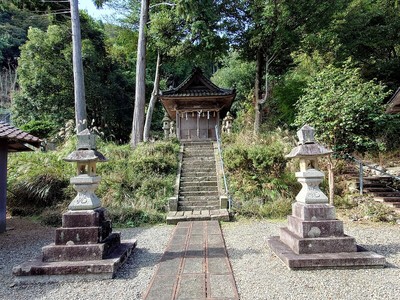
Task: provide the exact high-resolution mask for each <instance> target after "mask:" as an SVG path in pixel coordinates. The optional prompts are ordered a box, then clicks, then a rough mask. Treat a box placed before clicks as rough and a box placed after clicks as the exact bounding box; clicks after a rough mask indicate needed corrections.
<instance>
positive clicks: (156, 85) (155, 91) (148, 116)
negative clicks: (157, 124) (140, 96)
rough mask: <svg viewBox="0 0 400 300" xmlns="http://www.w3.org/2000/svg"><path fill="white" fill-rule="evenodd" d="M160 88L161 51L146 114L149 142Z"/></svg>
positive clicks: (146, 132) (145, 136)
mask: <svg viewBox="0 0 400 300" xmlns="http://www.w3.org/2000/svg"><path fill="white" fill-rule="evenodd" d="M159 90H160V52H158V54H157V64H156V75H155V77H154V88H153V92H152V93H151V98H150V103H149V108H148V109H147V114H146V123H145V124H144V132H143V141H145V142H147V141H148V140H149V136H150V127H151V119H152V117H153V110H154V106H155V105H156V102H157V97H158V93H159Z"/></svg>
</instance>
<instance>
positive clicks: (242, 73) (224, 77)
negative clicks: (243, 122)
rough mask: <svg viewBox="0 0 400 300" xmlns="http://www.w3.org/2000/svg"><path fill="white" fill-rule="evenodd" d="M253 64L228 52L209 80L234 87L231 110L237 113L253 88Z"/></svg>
mask: <svg viewBox="0 0 400 300" xmlns="http://www.w3.org/2000/svg"><path fill="white" fill-rule="evenodd" d="M254 74H255V64H254V63H253V62H246V61H243V60H242V59H240V57H239V54H238V53H237V52H230V54H229V56H227V57H226V58H225V59H224V61H223V67H222V68H220V69H218V70H217V72H215V73H214V75H213V76H212V78H211V80H212V81H213V82H214V83H215V84H216V85H217V86H219V87H224V88H230V89H231V88H235V90H236V97H235V100H234V102H233V104H232V107H231V112H233V113H235V114H236V113H237V112H238V111H239V110H242V109H243V108H244V106H245V102H246V101H247V102H248V100H249V98H250V94H251V92H252V89H253V80H254Z"/></svg>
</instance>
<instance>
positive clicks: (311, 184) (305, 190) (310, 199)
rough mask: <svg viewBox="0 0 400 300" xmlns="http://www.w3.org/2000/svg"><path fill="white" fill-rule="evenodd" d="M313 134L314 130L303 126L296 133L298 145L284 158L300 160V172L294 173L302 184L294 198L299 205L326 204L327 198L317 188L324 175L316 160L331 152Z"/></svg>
mask: <svg viewBox="0 0 400 300" xmlns="http://www.w3.org/2000/svg"><path fill="white" fill-rule="evenodd" d="M314 132H315V130H314V128H312V127H311V126H308V125H304V126H303V127H302V128H301V129H300V130H299V131H298V132H297V136H298V138H299V143H298V144H299V145H298V146H297V147H295V148H293V149H292V151H291V152H290V153H289V154H288V155H286V157H287V158H299V159H300V172H296V177H297V180H298V181H299V182H300V183H301V184H302V189H301V191H300V193H299V194H298V195H297V196H296V201H298V202H301V203H328V197H327V196H326V195H325V194H324V193H323V192H322V191H321V190H320V188H319V184H320V183H321V182H322V180H323V179H324V173H322V172H321V171H319V170H317V168H318V158H319V157H323V156H327V155H330V154H331V153H332V151H331V150H328V149H326V148H325V147H324V146H322V145H320V144H318V143H317V142H316V141H315V139H314Z"/></svg>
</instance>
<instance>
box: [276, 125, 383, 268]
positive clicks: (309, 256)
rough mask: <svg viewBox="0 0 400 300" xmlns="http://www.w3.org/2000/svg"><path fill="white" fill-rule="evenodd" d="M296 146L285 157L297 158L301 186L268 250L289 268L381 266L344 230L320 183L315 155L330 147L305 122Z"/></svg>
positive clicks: (376, 257) (378, 259)
mask: <svg viewBox="0 0 400 300" xmlns="http://www.w3.org/2000/svg"><path fill="white" fill-rule="evenodd" d="M297 136H298V138H299V145H298V146H297V147H295V148H293V149H292V151H291V152H290V153H289V154H288V155H287V156H286V157H288V158H297V159H299V160H300V171H299V172H296V177H297V180H298V181H299V182H300V183H301V185H302V188H301V190H300V192H299V193H298V195H297V196H296V202H295V203H293V206H292V215H290V216H288V226H287V227H284V228H280V235H279V236H275V237H271V238H270V239H268V245H269V247H270V248H271V250H272V251H273V252H274V253H275V254H276V255H277V256H278V257H279V258H280V259H281V260H282V261H283V262H284V263H285V264H286V265H287V266H288V267H289V268H290V269H299V268H323V267H326V268H332V267H358V268H359V267H383V266H384V265H385V258H384V257H383V256H380V255H377V254H375V253H373V252H369V251H366V250H365V249H363V248H361V247H360V246H358V245H357V244H356V241H355V239H354V238H353V237H350V236H348V235H345V234H344V232H343V222H342V221H340V220H337V219H336V217H335V208H334V206H332V205H329V203H328V197H327V196H326V195H325V194H324V193H323V192H322V191H321V190H320V188H319V184H320V183H321V181H322V180H323V178H324V173H322V172H321V171H319V170H318V158H320V157H323V156H327V155H330V154H331V153H332V151H331V150H328V149H326V148H325V147H324V146H322V145H320V144H318V143H317V142H316V141H315V139H314V128H312V127H310V126H308V125H305V126H303V127H302V128H301V129H300V130H299V131H298V132H297Z"/></svg>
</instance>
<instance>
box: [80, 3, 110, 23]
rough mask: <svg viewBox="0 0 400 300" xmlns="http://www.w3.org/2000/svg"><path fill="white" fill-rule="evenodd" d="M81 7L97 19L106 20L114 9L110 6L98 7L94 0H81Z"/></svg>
mask: <svg viewBox="0 0 400 300" xmlns="http://www.w3.org/2000/svg"><path fill="white" fill-rule="evenodd" d="M79 9H84V10H87V12H88V14H89V15H90V16H92V17H93V18H95V19H97V20H105V18H106V17H107V16H109V15H111V14H113V10H111V9H109V8H100V9H98V8H96V7H95V6H94V4H93V0H79Z"/></svg>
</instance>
